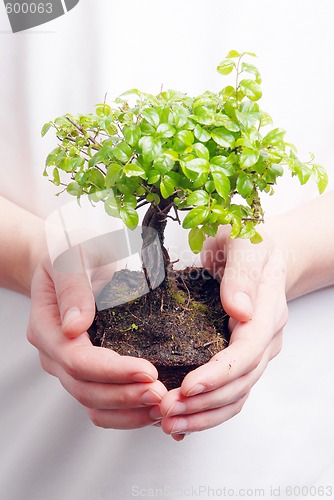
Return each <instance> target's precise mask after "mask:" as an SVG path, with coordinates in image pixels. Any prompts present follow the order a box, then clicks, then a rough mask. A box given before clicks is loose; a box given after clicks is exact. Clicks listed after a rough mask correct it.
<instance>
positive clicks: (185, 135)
mask: <svg viewBox="0 0 334 500" xmlns="http://www.w3.org/2000/svg"><path fill="white" fill-rule="evenodd" d="M177 139H178V140H179V141H180V142H181V143H182V144H185V145H186V146H191V145H192V144H193V142H194V134H193V133H192V132H191V131H190V130H181V131H180V132H178V134H177Z"/></svg>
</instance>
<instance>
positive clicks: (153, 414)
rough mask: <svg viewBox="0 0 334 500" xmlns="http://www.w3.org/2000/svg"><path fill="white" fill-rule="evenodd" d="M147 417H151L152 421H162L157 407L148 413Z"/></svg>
mask: <svg viewBox="0 0 334 500" xmlns="http://www.w3.org/2000/svg"><path fill="white" fill-rule="evenodd" d="M149 416H150V417H151V419H152V420H161V419H162V414H161V411H160V408H159V406H154V407H153V408H152V409H151V410H150V411H149Z"/></svg>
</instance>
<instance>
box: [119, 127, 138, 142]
mask: <svg viewBox="0 0 334 500" xmlns="http://www.w3.org/2000/svg"><path fill="white" fill-rule="evenodd" d="M122 132H123V135H124V139H125V140H126V142H127V143H128V144H130V146H136V145H137V144H138V141H139V139H140V137H141V132H140V128H139V127H127V126H125V127H124V128H123V130H122Z"/></svg>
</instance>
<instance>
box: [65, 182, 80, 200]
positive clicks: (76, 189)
mask: <svg viewBox="0 0 334 500" xmlns="http://www.w3.org/2000/svg"><path fill="white" fill-rule="evenodd" d="M66 191H67V192H68V193H69V194H70V195H72V196H77V197H79V196H80V195H81V194H82V187H81V186H79V184H78V183H77V182H70V183H69V185H68V186H67V188H66Z"/></svg>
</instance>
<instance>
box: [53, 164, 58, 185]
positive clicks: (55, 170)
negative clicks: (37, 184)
mask: <svg viewBox="0 0 334 500" xmlns="http://www.w3.org/2000/svg"><path fill="white" fill-rule="evenodd" d="M52 182H53V184H55V185H56V186H59V185H60V175H59V170H58V168H57V167H55V168H54V169H53V180H52Z"/></svg>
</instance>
